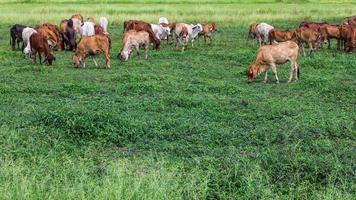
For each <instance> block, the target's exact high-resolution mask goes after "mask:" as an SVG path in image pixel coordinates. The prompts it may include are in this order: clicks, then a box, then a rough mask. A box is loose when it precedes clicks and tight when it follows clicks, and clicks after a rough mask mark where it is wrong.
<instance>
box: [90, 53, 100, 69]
mask: <svg viewBox="0 0 356 200" xmlns="http://www.w3.org/2000/svg"><path fill="white" fill-rule="evenodd" d="M91 58H92V59H93V62H94V65H95V67H96V68H98V67H99V66H98V63H97V62H96V59H95V56H91Z"/></svg>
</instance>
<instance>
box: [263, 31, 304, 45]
mask: <svg viewBox="0 0 356 200" xmlns="http://www.w3.org/2000/svg"><path fill="white" fill-rule="evenodd" d="M268 39H269V42H270V44H272V43H273V42H285V41H288V40H294V41H296V40H297V34H296V32H295V30H292V29H288V30H285V31H282V30H277V29H272V30H270V32H269V33H268Z"/></svg>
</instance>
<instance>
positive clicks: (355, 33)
mask: <svg viewBox="0 0 356 200" xmlns="http://www.w3.org/2000/svg"><path fill="white" fill-rule="evenodd" d="M347 46H348V50H347V51H348V52H349V53H352V52H353V50H354V49H355V48H356V27H351V30H350V32H349V35H348V37H347Z"/></svg>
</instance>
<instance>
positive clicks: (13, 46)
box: [11, 37, 16, 51]
mask: <svg viewBox="0 0 356 200" xmlns="http://www.w3.org/2000/svg"><path fill="white" fill-rule="evenodd" d="M11 48H12V50H13V51H15V50H16V38H14V37H11Z"/></svg>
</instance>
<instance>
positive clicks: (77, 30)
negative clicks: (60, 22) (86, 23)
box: [72, 18, 82, 38]
mask: <svg viewBox="0 0 356 200" xmlns="http://www.w3.org/2000/svg"><path fill="white" fill-rule="evenodd" d="M72 21H73V29H74V31H75V33H76V35H77V37H78V38H80V35H81V29H82V21H81V20H79V19H78V18H72Z"/></svg>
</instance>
